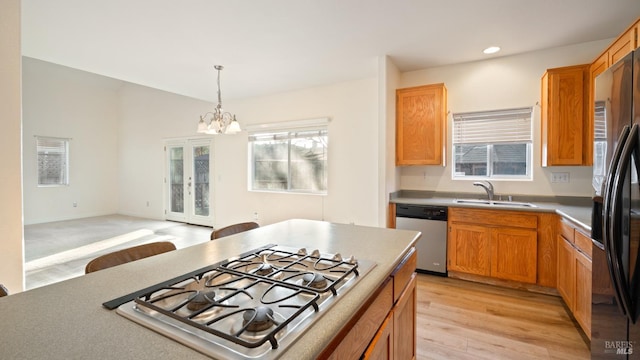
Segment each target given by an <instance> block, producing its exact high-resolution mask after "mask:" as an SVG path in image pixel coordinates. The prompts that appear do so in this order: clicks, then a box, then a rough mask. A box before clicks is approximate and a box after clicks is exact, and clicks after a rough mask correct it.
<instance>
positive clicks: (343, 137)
mask: <svg viewBox="0 0 640 360" xmlns="http://www.w3.org/2000/svg"><path fill="white" fill-rule="evenodd" d="M223 101H224V108H225V109H226V110H228V111H231V112H233V113H235V114H236V115H237V117H238V120H239V121H240V123H241V125H243V126H246V125H249V124H258V123H269V122H279V121H287V120H296V119H309V118H318V117H330V118H331V123H330V124H329V161H328V162H329V185H328V186H329V194H328V195H327V196H319V195H300V194H276V193H263V192H249V191H247V173H248V172H247V157H248V153H247V151H248V141H247V134H246V132H243V133H241V134H238V135H234V136H219V137H215V138H214V158H213V168H214V175H213V181H214V182H213V189H214V194H213V197H214V201H213V202H214V204H215V205H214V206H215V207H214V216H215V223H214V225H215V226H216V227H220V226H224V225H228V224H230V223H234V222H240V221H248V220H253V218H254V213H256V212H257V213H258V218H259V220H258V222H259V223H261V224H263V225H264V224H270V223H273V222H277V221H280V220H284V219H289V218H309V219H324V220H329V221H336V222H343V223H349V222H354V223H357V224H368V225H377V212H378V207H377V201H378V197H377V195H376V194H377V193H378V189H377V184H378V178H377V162H378V159H377V155H376V154H377V152H378V142H377V141H378V132H377V125H376V124H377V121H378V116H377V106H378V105H377V83H376V80H375V79H365V80H360V81H354V82H348V83H341V84H335V85H331V86H327V87H319V88H313V89H307V90H302V91H296V92H290V93H284V94H277V95H272V96H267V97H260V98H251V99H244V100H236V101H226V100H225V99H224V98H223ZM120 108H121V125H120V130H119V142H120V146H119V149H120V150H119V151H120V157H119V159H120V164H119V174H120V175H119V177H120V178H119V184H120V192H119V194H120V201H119V205H120V206H119V212H120V213H123V214H129V215H135V216H144V217H149V218H163V216H164V214H163V207H162V202H163V197H162V190H163V183H162V178H163V176H164V154H163V150H162V146H163V143H164V142H163V141H164V139H167V138H179V137H196V136H195V128H196V125H197V121H198V119H199V115H200V114H203V113H205V112H207V111H210V110H211V109H212V108H213V104H210V103H207V102H204V101H200V100H195V99H191V98H187V97H183V96H179V95H175V94H171V93H166V92H163V91H159V90H154V89H150V88H145V87H142V86H138V85H134V84H127V85H125V86H124V87H123V88H122V89H121V104H120ZM147 202H149V204H150V205H149V206H147V205H146V204H147Z"/></svg>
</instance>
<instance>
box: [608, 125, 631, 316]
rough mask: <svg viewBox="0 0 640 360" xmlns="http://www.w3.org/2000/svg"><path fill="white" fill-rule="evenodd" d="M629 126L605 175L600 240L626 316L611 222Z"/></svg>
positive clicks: (614, 213) (616, 225) (620, 138)
mask: <svg viewBox="0 0 640 360" xmlns="http://www.w3.org/2000/svg"><path fill="white" fill-rule="evenodd" d="M629 132H630V129H629V126H628V125H625V126H624V127H623V128H622V131H621V132H620V136H619V138H618V145H617V146H616V148H615V150H614V154H613V156H612V158H611V163H610V167H609V171H608V173H607V178H606V183H605V191H604V200H603V209H604V211H603V215H602V228H603V231H602V240H603V243H604V247H605V254H606V258H607V263H608V269H609V274H610V275H611V282H612V285H613V288H614V290H615V292H614V293H615V297H616V301H617V303H618V304H619V305H620V310H621V311H622V312H623V313H624V314H625V315H627V314H628V313H627V307H626V306H625V305H624V304H623V303H622V302H623V300H622V298H623V295H622V293H621V291H622V288H621V287H622V284H620V281H621V280H622V278H621V273H620V267H619V266H620V264H619V262H618V261H617V260H618V258H619V255H618V254H617V253H616V251H617V249H616V246H615V242H616V236H617V235H618V233H617V230H616V227H619V226H620V224H619V222H618V223H614V224H612V222H616V218H615V216H616V211H615V210H614V209H615V208H616V207H617V206H618V205H619V203H618V201H617V195H618V194H616V193H615V189H614V182H615V179H616V178H615V173H616V170H617V169H619V168H620V160H621V157H622V150H623V147H624V145H625V143H626V142H627V139H628V138H629Z"/></svg>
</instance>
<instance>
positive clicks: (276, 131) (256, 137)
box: [247, 125, 329, 196]
mask: <svg viewBox="0 0 640 360" xmlns="http://www.w3.org/2000/svg"><path fill="white" fill-rule="evenodd" d="M313 132H318V133H319V136H323V137H324V138H325V141H324V142H325V145H324V146H325V155H324V158H325V160H324V171H323V174H324V178H323V179H322V181H323V183H324V184H325V189H324V190H313V189H309V190H305V189H292V187H291V186H292V180H291V179H292V141H294V140H295V139H299V138H310V137H312V136H311V134H312V133H313ZM300 134H303V135H305V134H309V136H300ZM271 136H273V137H274V140H286V146H287V149H286V154H287V155H286V156H287V159H286V160H287V164H286V169H287V170H286V171H287V180H286V186H287V188H286V189H260V188H254V182H255V175H256V168H255V158H254V147H253V145H254V142H256V141H260V140H261V138H262V139H267V138H268V137H271ZM328 164H329V130H328V126H326V125H318V126H311V127H303V128H296V127H292V128H277V127H276V128H269V129H265V130H257V131H250V133H249V141H248V167H249V169H248V172H247V173H248V179H247V189H248V191H251V192H269V193H280V194H305V195H323V196H324V195H327V194H328V192H329V165H328Z"/></svg>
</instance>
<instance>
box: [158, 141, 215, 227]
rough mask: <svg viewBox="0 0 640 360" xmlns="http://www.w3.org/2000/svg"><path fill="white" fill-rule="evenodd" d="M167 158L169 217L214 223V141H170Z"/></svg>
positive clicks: (209, 224)
mask: <svg viewBox="0 0 640 360" xmlns="http://www.w3.org/2000/svg"><path fill="white" fill-rule="evenodd" d="M166 157H167V179H166V180H165V187H166V189H165V193H166V194H167V195H166V197H167V201H166V209H167V211H166V217H167V220H173V221H180V222H185V223H189V224H198V225H205V226H212V225H213V214H212V211H211V208H210V201H211V186H210V183H209V179H210V177H211V166H210V163H211V141H210V140H182V141H171V142H168V143H167V144H166Z"/></svg>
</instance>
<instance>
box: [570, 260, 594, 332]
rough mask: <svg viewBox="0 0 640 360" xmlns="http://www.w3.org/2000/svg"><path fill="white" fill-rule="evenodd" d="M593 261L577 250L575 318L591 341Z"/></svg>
mask: <svg viewBox="0 0 640 360" xmlns="http://www.w3.org/2000/svg"><path fill="white" fill-rule="evenodd" d="M591 264H592V262H591V259H589V258H588V257H587V256H586V255H585V254H583V253H582V252H580V251H578V250H577V249H575V272H576V276H575V300H574V309H573V316H574V317H575V318H576V320H577V321H578V323H579V324H580V326H581V327H582V330H584V332H585V334H587V337H588V338H589V339H591V268H592V267H591Z"/></svg>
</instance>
